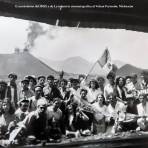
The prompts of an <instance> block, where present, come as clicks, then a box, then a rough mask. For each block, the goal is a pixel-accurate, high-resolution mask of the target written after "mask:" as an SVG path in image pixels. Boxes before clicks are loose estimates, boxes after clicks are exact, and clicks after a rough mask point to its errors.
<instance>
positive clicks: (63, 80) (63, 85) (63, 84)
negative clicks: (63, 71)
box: [60, 79, 67, 88]
mask: <svg viewBox="0 0 148 148" xmlns="http://www.w3.org/2000/svg"><path fill="white" fill-rule="evenodd" d="M66 85H67V80H66V79H62V80H61V81H60V86H61V87H62V88H66Z"/></svg>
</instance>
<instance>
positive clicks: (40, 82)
mask: <svg viewBox="0 0 148 148" xmlns="http://www.w3.org/2000/svg"><path fill="white" fill-rule="evenodd" d="M45 79H46V77H45V76H39V77H38V82H37V85H40V86H42V87H43V88H44V85H45Z"/></svg>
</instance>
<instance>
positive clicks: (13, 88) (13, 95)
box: [8, 73, 18, 108]
mask: <svg viewBox="0 0 148 148" xmlns="http://www.w3.org/2000/svg"><path fill="white" fill-rule="evenodd" d="M8 78H9V82H8V98H10V100H11V103H12V105H13V106H14V108H17V99H18V98H17V93H18V92H17V84H16V80H17V75H16V74H15V73H10V74H9V75H8Z"/></svg>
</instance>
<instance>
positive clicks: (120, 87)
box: [115, 77, 126, 101]
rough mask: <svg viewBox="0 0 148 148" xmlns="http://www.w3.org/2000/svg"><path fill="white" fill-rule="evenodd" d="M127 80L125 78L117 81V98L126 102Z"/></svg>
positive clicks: (119, 78)
mask: <svg viewBox="0 0 148 148" xmlns="http://www.w3.org/2000/svg"><path fill="white" fill-rule="evenodd" d="M124 86H125V79H124V78H123V77H118V78H117V79H116V87H115V92H116V97H117V98H119V99H121V101H126V95H125V87H124Z"/></svg>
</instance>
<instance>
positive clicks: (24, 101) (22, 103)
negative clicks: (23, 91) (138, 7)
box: [19, 99, 29, 112]
mask: <svg viewBox="0 0 148 148" xmlns="http://www.w3.org/2000/svg"><path fill="white" fill-rule="evenodd" d="M19 107H20V109H21V111H23V112H26V111H27V110H28V107H29V100H27V99H22V100H21V101H20V102H19Z"/></svg>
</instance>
